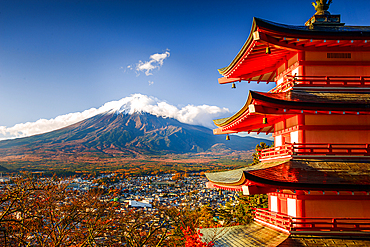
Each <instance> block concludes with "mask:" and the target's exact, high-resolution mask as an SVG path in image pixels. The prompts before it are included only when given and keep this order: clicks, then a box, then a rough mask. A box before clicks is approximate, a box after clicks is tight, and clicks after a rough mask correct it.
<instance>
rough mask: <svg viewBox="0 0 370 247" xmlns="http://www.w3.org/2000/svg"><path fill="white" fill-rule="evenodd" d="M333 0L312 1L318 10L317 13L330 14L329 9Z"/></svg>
mask: <svg viewBox="0 0 370 247" xmlns="http://www.w3.org/2000/svg"><path fill="white" fill-rule="evenodd" d="M332 1H333V0H329V1H327V0H316V3H315V2H312V6H314V8H315V10H316V13H315V15H330V12H329V11H328V9H329V6H330V4H331V3H332Z"/></svg>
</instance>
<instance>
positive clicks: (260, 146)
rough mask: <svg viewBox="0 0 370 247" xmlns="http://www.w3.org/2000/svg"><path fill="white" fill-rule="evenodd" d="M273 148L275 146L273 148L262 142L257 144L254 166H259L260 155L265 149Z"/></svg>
mask: <svg viewBox="0 0 370 247" xmlns="http://www.w3.org/2000/svg"><path fill="white" fill-rule="evenodd" d="M272 146H273V145H271V146H269V145H267V144H266V143H265V142H260V144H257V146H256V148H255V152H254V154H253V164H257V163H259V162H260V155H261V151H262V150H263V149H266V148H270V147H272Z"/></svg>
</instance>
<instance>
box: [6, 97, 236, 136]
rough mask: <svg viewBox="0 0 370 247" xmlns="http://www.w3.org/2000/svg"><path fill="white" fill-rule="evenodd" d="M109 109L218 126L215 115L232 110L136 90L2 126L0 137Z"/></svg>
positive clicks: (52, 126) (54, 126) (60, 125)
mask: <svg viewBox="0 0 370 247" xmlns="http://www.w3.org/2000/svg"><path fill="white" fill-rule="evenodd" d="M106 112H110V113H114V112H117V113H129V114H132V113H134V112H147V113H150V114H153V115H156V116H161V117H170V118H175V119H177V120H178V121H180V122H182V123H187V124H193V125H202V126H205V127H208V128H214V127H215V126H214V125H213V122H212V119H216V118H220V117H226V116H227V115H229V114H230V112H229V110H228V109H227V108H220V107H217V106H209V105H200V106H194V105H187V106H185V107H181V108H179V107H176V106H174V105H171V104H168V103H167V102H165V101H160V100H158V99H157V98H155V97H150V96H146V95H142V94H134V95H131V96H129V97H125V98H122V99H121V100H118V101H111V102H108V103H105V104H104V105H103V106H101V107H100V108H98V109H96V108H91V109H88V110H85V111H83V112H75V113H69V114H65V115H60V116H58V117H56V118H52V119H40V120H37V121H36V122H27V123H20V124H16V125H14V126H12V127H6V126H0V140H1V139H10V138H18V137H26V136H31V135H36V134H41V133H46V132H49V131H53V130H56V129H60V128H63V127H66V126H68V125H71V124H74V123H77V122H79V121H81V120H84V119H87V118H90V117H92V116H95V115H97V114H101V113H106Z"/></svg>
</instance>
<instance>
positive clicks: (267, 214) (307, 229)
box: [254, 208, 370, 236]
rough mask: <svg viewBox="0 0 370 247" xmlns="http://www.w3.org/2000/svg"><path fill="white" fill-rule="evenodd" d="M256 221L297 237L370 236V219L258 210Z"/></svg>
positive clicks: (256, 211)
mask: <svg viewBox="0 0 370 247" xmlns="http://www.w3.org/2000/svg"><path fill="white" fill-rule="evenodd" d="M254 221H256V222H259V223H261V224H263V225H267V226H269V227H270V228H274V229H276V230H279V231H282V232H285V233H288V234H296V235H331V236H332V235H346V236H354V235H357V236H369V235H370V218H306V217H292V216H289V215H286V214H281V213H276V212H272V211H270V210H268V209H264V208H257V209H255V213H254Z"/></svg>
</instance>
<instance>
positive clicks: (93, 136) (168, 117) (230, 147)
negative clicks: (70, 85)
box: [0, 95, 269, 167]
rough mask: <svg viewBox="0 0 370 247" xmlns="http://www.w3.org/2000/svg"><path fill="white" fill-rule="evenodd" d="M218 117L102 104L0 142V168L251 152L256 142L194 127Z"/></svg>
mask: <svg viewBox="0 0 370 247" xmlns="http://www.w3.org/2000/svg"><path fill="white" fill-rule="evenodd" d="M184 109H187V110H184ZM189 109H190V110H189ZM224 112H225V110H222V109H221V108H217V107H212V106H201V107H196V106H187V108H186V107H185V108H182V109H178V108H177V107H174V106H171V105H169V104H167V103H165V102H161V101H157V100H156V99H155V98H151V97H147V96H142V95H134V96H133V97H132V98H130V99H128V98H124V99H122V100H121V101H120V102H119V101H115V102H110V103H107V104H105V105H103V106H102V107H100V108H99V109H96V110H95V112H94V113H96V114H95V115H93V116H91V117H88V118H86V119H83V120H81V121H79V122H77V123H74V124H71V125H68V126H66V127H63V128H60V129H57V130H53V131H50V132H47V133H42V134H37V135H32V136H28V137H22V138H17V139H8V140H2V141H0V157H1V158H0V162H1V165H3V166H4V167H6V164H7V163H9V162H15V161H17V162H19V161H21V160H27V161H29V160H47V159H54V160H55V159H56V157H60V159H66V157H67V159H68V160H71V159H78V158H79V157H80V156H85V157H86V156H96V155H97V154H99V155H109V156H111V157H130V158H135V157H143V156H145V157H147V159H150V157H151V156H157V157H158V155H167V154H184V153H200V152H208V153H209V154H212V153H213V152H218V153H219V152H220V151H248V150H253V149H254V148H255V146H256V145H257V144H258V143H260V142H261V139H257V138H253V137H239V136H232V140H231V141H226V140H225V136H216V135H213V133H212V130H211V129H210V128H208V127H205V126H200V125H199V124H200V123H201V122H199V121H200V120H199V119H197V118H196V116H197V115H200V116H201V115H203V119H204V118H205V119H207V118H215V116H216V117H218V116H219V115H220V114H221V115H222V114H224ZM217 115H218V116H217ZM194 116H195V117H194ZM178 119H180V120H181V119H182V122H180V121H179V120H178ZM201 119H202V118H201ZM186 121H187V122H192V123H196V124H198V125H194V124H188V123H186ZM197 121H198V122H197ZM54 122H55V121H54ZM265 142H269V141H265ZM148 157H149V158H148Z"/></svg>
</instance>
